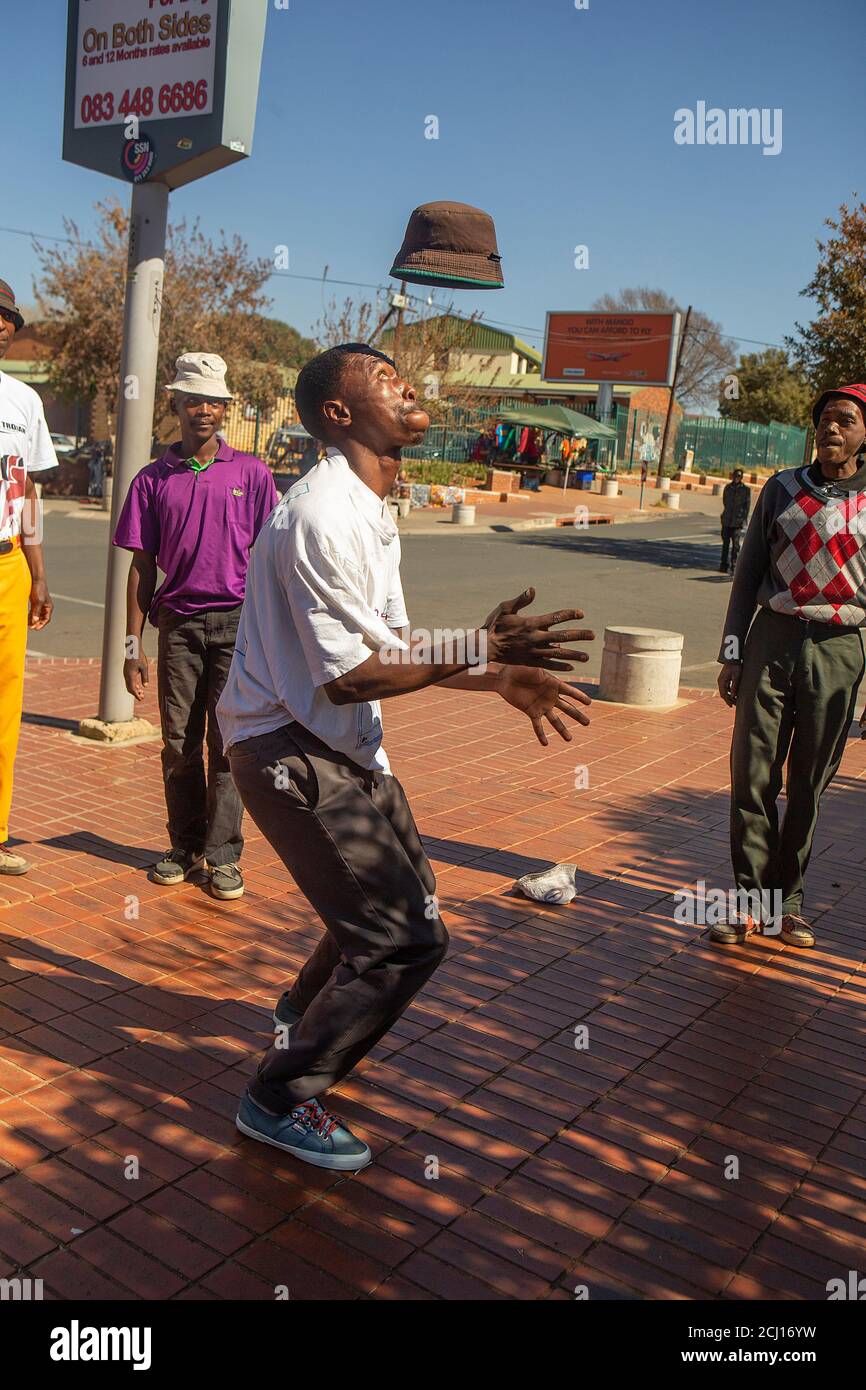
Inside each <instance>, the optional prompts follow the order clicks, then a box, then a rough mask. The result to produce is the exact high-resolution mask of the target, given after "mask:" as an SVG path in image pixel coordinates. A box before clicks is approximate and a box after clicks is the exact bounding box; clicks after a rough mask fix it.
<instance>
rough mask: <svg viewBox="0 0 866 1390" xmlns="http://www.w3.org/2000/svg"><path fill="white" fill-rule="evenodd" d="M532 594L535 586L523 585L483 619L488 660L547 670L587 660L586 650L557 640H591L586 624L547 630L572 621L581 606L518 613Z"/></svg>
mask: <svg viewBox="0 0 866 1390" xmlns="http://www.w3.org/2000/svg"><path fill="white" fill-rule="evenodd" d="M534 598H535V590H534V589H526V590H524V592H523V593H522V594H518V595H517V598H512V599H507V600H506V602H505V603H500V604H497V606H496V608H494V610H493V612H492V613H490V614H489V615H488V617H487V618H486V619H485V620H484V623H483V628H484V629H485V630H486V632H487V659H488V661H502V662H504V663H505V664H506V665H508V666H540V667H543V668H544V669H545V670H547V671H570V670H571V668H572V666H573V665H574V663H575V661H588V660H589V657H588V656H587V654H586V652H579V651H575V650H574V648H573V647H564V646H562V645H560V644H561V643H563V642H592V641H594V640H595V633H594V632H592V631H591V630H590V629H589V628H566V629H565V631H559V632H551V631H550V629H551V628H553V627H557V626H558V625H559V624H560V623H572V622H574V621H575V619H579V618H582V617H583V613H582V612H581V610H580V609H579V608H560V609H557V611H556V612H555V613H542V614H540V615H538V616H535V617H531V618H521V617H519V616H518V614H519V612H520V609H521V608H528V606H529V604H530V603H532V601H533V600H534Z"/></svg>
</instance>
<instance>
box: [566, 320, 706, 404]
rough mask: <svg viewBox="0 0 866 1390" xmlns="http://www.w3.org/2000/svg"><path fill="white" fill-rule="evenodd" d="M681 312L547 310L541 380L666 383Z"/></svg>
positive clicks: (671, 371)
mask: <svg viewBox="0 0 866 1390" xmlns="http://www.w3.org/2000/svg"><path fill="white" fill-rule="evenodd" d="M679 335H680V315H679V314H678V313H672V314H657V313H636V314H633V313H627V312H623V313H619V312H617V313H600V312H598V311H597V310H592V309H590V310H587V311H576V312H573V313H571V312H564V311H558V310H551V311H549V312H548V315H547V325H546V328H545V333H544V363H543V366H542V370H541V375H542V377H543V378H544V380H545V381H569V382H571V381H573V382H581V381H587V382H602V381H610V382H614V381H616V382H620V383H622V384H625V383H626V382H635V383H640V385H642V386H670V385H671V382H672V381H673V374H674V364H675V363H676V357H677V344H678V342H679Z"/></svg>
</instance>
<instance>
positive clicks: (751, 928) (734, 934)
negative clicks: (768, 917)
mask: <svg viewBox="0 0 866 1390" xmlns="http://www.w3.org/2000/svg"><path fill="white" fill-rule="evenodd" d="M760 934H761V923H760V922H758V921H756V920H755V918H754V917H741V918H740V919H739V921H735V922H716V923H715V925H714V926H712V927H710V940H711V941H715V942H716V943H717V944H718V945H719V946H742V944H743V942H744V941H747V940H748V938H749V937H750V936H756V935H757V936H760Z"/></svg>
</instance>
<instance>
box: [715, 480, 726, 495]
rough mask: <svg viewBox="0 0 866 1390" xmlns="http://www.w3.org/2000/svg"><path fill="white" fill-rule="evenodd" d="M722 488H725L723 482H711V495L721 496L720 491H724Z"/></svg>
mask: <svg viewBox="0 0 866 1390" xmlns="http://www.w3.org/2000/svg"><path fill="white" fill-rule="evenodd" d="M724 490H725V485H724V483H713V496H714V497H721V495H722V493H723V492H724Z"/></svg>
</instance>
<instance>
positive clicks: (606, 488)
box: [601, 478, 619, 497]
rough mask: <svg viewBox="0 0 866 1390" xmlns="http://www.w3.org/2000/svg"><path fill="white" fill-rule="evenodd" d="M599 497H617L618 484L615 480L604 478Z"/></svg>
mask: <svg viewBox="0 0 866 1390" xmlns="http://www.w3.org/2000/svg"><path fill="white" fill-rule="evenodd" d="M601 495H602V497H618V496H619V483H618V482H617V481H616V479H615V478H605V480H604V482H603V483H602V485H601Z"/></svg>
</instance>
